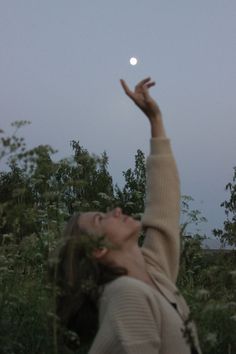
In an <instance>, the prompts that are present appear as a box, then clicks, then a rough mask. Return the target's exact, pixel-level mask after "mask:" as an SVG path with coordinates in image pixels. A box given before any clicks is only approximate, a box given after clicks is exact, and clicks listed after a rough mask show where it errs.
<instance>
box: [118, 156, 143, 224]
mask: <svg viewBox="0 0 236 354" xmlns="http://www.w3.org/2000/svg"><path fill="white" fill-rule="evenodd" d="M123 176H124V178H125V185H124V187H123V189H120V188H119V187H118V186H116V199H117V203H118V204H119V205H120V206H121V207H122V209H123V212H124V213H127V214H132V215H133V216H137V217H140V216H141V214H142V213H143V211H144V203H145V187H146V166H145V155H144V153H143V152H142V151H141V150H137V153H136V155H135V167H134V170H132V169H131V168H129V169H128V170H127V171H124V172H123Z"/></svg>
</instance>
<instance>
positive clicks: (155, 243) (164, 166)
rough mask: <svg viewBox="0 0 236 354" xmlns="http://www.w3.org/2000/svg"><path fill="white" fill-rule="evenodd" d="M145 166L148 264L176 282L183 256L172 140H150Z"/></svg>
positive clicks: (145, 228)
mask: <svg viewBox="0 0 236 354" xmlns="http://www.w3.org/2000/svg"><path fill="white" fill-rule="evenodd" d="M146 167H147V191H146V194H147V197H146V206H145V211H144V215H143V218H142V224H143V227H144V230H145V236H146V237H145V241H144V245H143V253H144V256H145V258H146V259H147V260H148V263H151V265H152V266H154V267H156V268H158V270H159V271H162V272H164V273H165V275H166V276H167V277H168V278H170V279H171V280H172V281H173V282H176V278H177V275H178V269H179V256H180V240H179V217H180V188H179V187H180V184H179V177H178V171H177V167H176V163H175V159H174V157H173V154H172V150H171V145H170V141H169V139H167V138H153V139H151V153H150V155H149V157H148V159H147V165H146Z"/></svg>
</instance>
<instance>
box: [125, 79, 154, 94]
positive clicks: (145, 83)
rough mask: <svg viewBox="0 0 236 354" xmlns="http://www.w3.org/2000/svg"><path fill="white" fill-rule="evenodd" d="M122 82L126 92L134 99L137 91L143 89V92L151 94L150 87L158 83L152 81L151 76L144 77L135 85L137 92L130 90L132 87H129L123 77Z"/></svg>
mask: <svg viewBox="0 0 236 354" xmlns="http://www.w3.org/2000/svg"><path fill="white" fill-rule="evenodd" d="M120 83H121V85H122V87H123V89H124V91H125V93H126V94H127V95H128V96H129V97H130V98H132V99H134V96H135V93H136V92H141V91H143V93H144V94H145V96H146V97H147V96H148V95H149V93H148V89H149V88H150V87H152V86H155V84H156V83H155V81H151V78H150V77H147V78H146V79H143V80H142V81H140V82H139V83H138V84H137V85H136V86H135V92H133V91H131V90H130V88H129V87H128V85H127V83H126V82H125V80H123V79H121V80H120Z"/></svg>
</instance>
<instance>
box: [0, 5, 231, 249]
mask: <svg viewBox="0 0 236 354" xmlns="http://www.w3.org/2000/svg"><path fill="white" fill-rule="evenodd" d="M235 19H236V1H235V0H224V1H223V0H198V1H193V0H179V1H175V0H161V1H159V0H145V1H144V0H120V1H112V0H99V1H91V0H69V1H68V0H67V1H66V0H63V1H62V0H38V1H36V0H21V1H19V0H1V1H0V50H1V52H0V117H1V124H0V128H2V129H4V130H5V131H7V132H10V123H11V122H13V121H15V120H22V119H24V120H25V119H26V120H30V121H31V122H32V124H31V125H30V126H29V127H26V128H24V129H23V130H22V135H24V136H25V138H26V141H27V142H28V144H29V146H30V147H31V146H36V145H38V144H50V145H52V147H54V148H56V149H58V150H59V154H58V158H60V157H67V156H69V155H70V154H71V149H70V144H69V142H70V141H71V140H73V139H75V140H77V139H78V140H79V141H80V142H81V144H82V146H83V147H84V148H86V149H87V150H88V151H89V152H91V153H97V154H100V153H102V152H103V151H104V150H106V151H107V154H108V156H109V161H110V167H109V168H110V171H111V173H112V176H113V179H114V182H117V183H118V184H120V185H122V183H123V178H122V171H124V170H126V169H127V168H129V167H132V166H133V163H134V155H135V153H136V151H137V149H141V150H143V151H144V152H145V153H146V154H147V153H148V151H149V136H150V131H149V125H148V122H147V119H146V118H145V116H143V114H142V113H140V112H139V111H138V109H137V108H136V107H135V106H134V105H133V103H132V102H131V101H130V100H129V99H128V97H126V96H125V95H124V93H123V91H122V89H121V87H120V84H119V79H120V78H124V79H125V80H126V81H127V82H128V84H129V85H130V87H132V88H133V87H134V85H135V84H136V82H137V81H139V80H140V79H142V78H144V77H146V76H151V77H152V78H153V79H154V80H155V81H156V83H157V85H156V87H155V88H153V89H152V91H151V94H152V95H153V97H155V98H156V99H157V101H158V103H159V106H160V108H161V110H162V113H163V117H164V122H165V126H166V131H167V134H168V136H169V137H170V138H171V141H172V146H173V150H174V153H175V157H176V160H177V163H178V167H179V173H180V177H181V189H182V194H187V195H191V196H192V197H193V198H194V199H195V203H194V204H193V207H194V208H199V209H200V210H201V211H202V213H203V215H204V216H205V217H206V218H207V219H208V223H207V224H206V225H203V226H202V230H203V232H205V233H206V234H207V235H208V236H209V235H210V233H211V230H212V229H213V228H214V227H222V224H223V220H224V211H223V209H222V208H221V207H220V203H221V202H222V201H224V200H225V199H226V198H227V193H226V192H225V190H224V187H225V185H226V184H227V183H228V182H229V181H230V180H232V176H233V167H234V166H236V138H235V137H236V99H235V86H236V20H235ZM132 56H135V57H136V58H137V59H138V64H137V65H136V66H131V65H130V63H129V59H130V57H132ZM212 245H213V244H212Z"/></svg>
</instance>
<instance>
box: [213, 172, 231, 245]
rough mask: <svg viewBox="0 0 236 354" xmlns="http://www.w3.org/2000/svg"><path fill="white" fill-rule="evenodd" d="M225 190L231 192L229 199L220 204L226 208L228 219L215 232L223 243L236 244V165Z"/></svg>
mask: <svg viewBox="0 0 236 354" xmlns="http://www.w3.org/2000/svg"><path fill="white" fill-rule="evenodd" d="M225 190H226V191H229V192H230V196H229V200H225V201H224V202H222V203H221V204H220V206H221V207H224V208H225V215H226V220H225V221H224V227H223V230H222V229H214V230H213V234H214V235H215V236H216V237H218V238H219V239H220V241H221V243H222V244H223V245H226V244H229V245H230V246H236V166H235V167H234V175H233V180H232V182H229V183H228V184H227V185H226V186H225Z"/></svg>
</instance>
